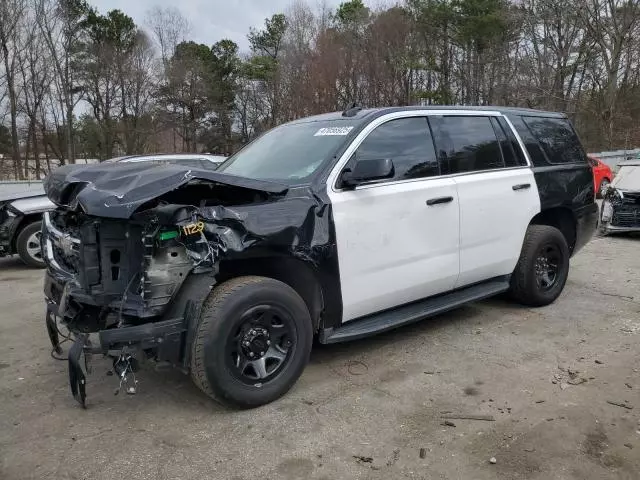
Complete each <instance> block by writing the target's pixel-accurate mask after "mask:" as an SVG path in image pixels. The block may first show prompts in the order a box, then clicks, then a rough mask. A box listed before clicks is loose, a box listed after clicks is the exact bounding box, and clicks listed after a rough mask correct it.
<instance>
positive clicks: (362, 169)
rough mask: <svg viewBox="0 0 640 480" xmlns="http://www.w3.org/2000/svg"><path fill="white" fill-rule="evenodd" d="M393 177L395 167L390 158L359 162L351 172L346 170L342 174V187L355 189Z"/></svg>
mask: <svg viewBox="0 0 640 480" xmlns="http://www.w3.org/2000/svg"><path fill="white" fill-rule="evenodd" d="M394 175H395V167H394V166H393V161H392V160H391V159H390V158H385V159H382V158H380V159H373V160H360V161H358V162H357V163H356V164H355V166H354V167H353V170H350V169H347V170H344V171H343V172H342V177H341V180H342V182H341V183H342V187H356V186H358V185H361V184H363V183H368V182H373V181H375V180H384V179H385V178H392V177H393V176H394Z"/></svg>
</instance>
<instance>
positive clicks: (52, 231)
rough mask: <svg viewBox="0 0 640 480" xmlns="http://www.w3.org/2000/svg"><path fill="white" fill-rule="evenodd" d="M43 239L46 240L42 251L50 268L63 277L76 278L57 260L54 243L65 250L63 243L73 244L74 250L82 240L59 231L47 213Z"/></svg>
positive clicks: (44, 217) (43, 225)
mask: <svg viewBox="0 0 640 480" xmlns="http://www.w3.org/2000/svg"><path fill="white" fill-rule="evenodd" d="M41 238H43V239H44V240H45V241H44V243H43V244H42V249H43V251H44V257H45V258H46V262H47V263H48V264H49V266H50V267H51V268H52V269H53V270H56V271H58V272H60V273H62V274H63V275H66V276H71V277H72V276H74V273H72V272H69V271H68V270H66V269H65V268H63V267H62V266H61V265H60V264H59V263H58V261H57V260H56V259H55V256H54V254H53V243H54V242H55V243H56V245H57V246H59V247H60V248H63V249H64V247H63V246H62V245H61V243H62V242H71V246H72V248H73V247H74V246H79V245H80V240H79V239H77V238H74V237H72V236H71V235H68V234H66V233H64V232H62V231H60V230H58V229H57V228H56V227H55V226H54V225H53V223H52V222H51V214H50V213H49V212H45V213H44V214H43V216H42V234H41ZM78 253H79V252H78Z"/></svg>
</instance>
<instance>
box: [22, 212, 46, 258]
mask: <svg viewBox="0 0 640 480" xmlns="http://www.w3.org/2000/svg"><path fill="white" fill-rule="evenodd" d="M41 228H42V224H41V222H40V221H39V220H38V221H37V222H33V223H30V224H29V225H27V226H26V227H24V228H23V229H22V230H21V231H20V233H19V234H18V238H16V250H17V252H18V256H19V257H20V260H22V261H23V262H24V263H25V264H27V265H28V266H29V267H32V268H44V266H45V265H44V259H43V258H42V248H41V246H40V233H41V232H40V230H41Z"/></svg>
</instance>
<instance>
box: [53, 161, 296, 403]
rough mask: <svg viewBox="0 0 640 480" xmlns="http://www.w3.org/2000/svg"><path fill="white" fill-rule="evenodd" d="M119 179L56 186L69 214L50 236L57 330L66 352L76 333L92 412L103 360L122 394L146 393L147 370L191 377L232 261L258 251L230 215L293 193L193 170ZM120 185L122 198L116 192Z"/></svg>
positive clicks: (72, 357) (79, 174) (76, 363)
mask: <svg viewBox="0 0 640 480" xmlns="http://www.w3.org/2000/svg"><path fill="white" fill-rule="evenodd" d="M63 168H64V167H63ZM123 170H124V172H123ZM118 171H119V172H120V173H117V172H108V173H107V174H104V172H101V171H100V169H93V170H87V171H84V170H77V169H76V170H73V171H72V172H71V173H69V172H62V173H61V172H58V171H56V172H55V173H54V174H52V176H51V177H50V178H48V179H47V182H45V188H46V189H47V193H48V195H49V197H50V198H51V199H52V200H53V201H54V202H56V203H57V205H58V206H59V208H58V209H57V210H56V211H53V212H48V213H45V215H44V219H43V226H42V248H43V256H44V258H45V262H46V264H47V272H46V275H45V284H44V292H45V297H46V302H47V313H46V324H47V331H48V333H49V337H50V339H51V343H52V345H53V348H54V351H55V352H57V353H61V348H60V343H61V342H60V337H61V335H62V334H61V332H60V329H59V324H62V325H64V326H65V327H66V329H67V330H68V331H69V332H70V333H71V337H67V338H70V339H72V340H73V342H74V344H73V346H72V347H71V349H70V350H69V354H68V364H69V380H70V386H71V391H72V393H73V395H74V397H75V398H76V399H77V400H78V401H79V402H80V403H81V404H82V405H83V406H84V405H85V398H86V392H85V385H86V374H87V373H88V372H90V365H91V358H92V355H95V354H100V355H105V356H108V357H111V358H112V360H113V371H114V373H115V374H116V375H117V376H118V378H119V386H118V389H117V390H116V393H118V392H119V391H120V390H121V389H122V388H125V389H126V391H127V392H128V393H135V388H136V385H135V384H136V381H135V373H134V372H135V371H136V369H137V366H138V362H139V361H140V360H144V359H153V360H155V361H158V362H161V363H165V364H169V365H172V366H177V367H178V368H181V369H183V370H184V371H187V370H188V367H189V362H190V351H191V348H190V346H191V343H192V338H191V337H192V335H193V332H194V329H195V326H196V323H197V319H198V316H199V311H200V306H201V303H202V301H203V299H204V298H205V297H206V296H207V294H208V293H209V291H210V290H211V288H213V286H214V285H215V283H216V274H217V273H218V267H219V262H220V259H221V258H223V257H225V256H227V255H231V254H233V253H234V252H241V251H243V250H244V249H245V248H247V247H248V246H250V245H251V244H252V242H253V241H254V237H253V236H252V235H251V233H250V232H248V231H247V229H246V226H245V225H244V223H243V221H242V216H241V215H239V214H238V213H237V212H236V211H235V210H233V209H230V208H227V207H226V206H225V205H231V204H239V205H243V204H250V203H254V202H265V201H267V200H268V199H269V198H273V197H277V196H278V195H279V194H281V193H282V191H283V189H282V187H280V186H275V187H273V186H270V187H269V188H270V191H264V190H259V187H260V185H255V184H252V183H251V182H249V185H245V186H242V185H233V183H234V182H235V183H238V181H237V180H234V179H230V180H228V179H226V178H224V177H221V176H216V175H214V174H213V173H212V172H208V173H207V172H199V173H196V174H193V173H192V172H191V171H186V172H185V170H184V169H181V168H176V169H171V168H168V171H167V168H166V167H165V171H164V172H162V173H160V172H159V171H158V169H157V168H151V169H150V168H149V167H140V166H134V167H124V168H121V169H119V170H118ZM89 174H91V178H89ZM114 175H115V177H114ZM118 175H119V177H118ZM153 175H156V178H155V181H152V180H151V179H150V178H149V177H150V176H153ZM110 176H111V177H110ZM143 177H146V178H143ZM208 177H209V178H208ZM116 180H117V181H116ZM224 181H226V182H227V183H222V182H224ZM110 182H112V185H118V188H120V189H121V190H117V189H115V188H109V189H108V188H105V187H106V186H108V185H109V184H110ZM132 185H133V186H132ZM214 191H215V192H216V193H214ZM284 191H286V189H285V190H284ZM205 199H206V200H205ZM194 204H195V205H194ZM62 336H64V335H62Z"/></svg>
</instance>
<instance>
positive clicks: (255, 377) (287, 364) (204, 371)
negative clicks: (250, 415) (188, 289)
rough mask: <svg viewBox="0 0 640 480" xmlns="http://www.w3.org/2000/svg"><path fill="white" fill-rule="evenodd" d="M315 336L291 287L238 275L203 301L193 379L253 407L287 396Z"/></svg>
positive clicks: (223, 398) (213, 393) (217, 395)
mask: <svg viewBox="0 0 640 480" xmlns="http://www.w3.org/2000/svg"><path fill="white" fill-rule="evenodd" d="M312 339H313V329H312V325H311V317H310V315H309V310H308V309H307V306H306V304H305V303H304V301H303V300H302V298H300V296H299V295H298V294H297V293H296V292H295V291H294V290H293V289H292V288H291V287H289V286H288V285H286V284H284V283H282V282H279V281H277V280H274V279H271V278H265V277H239V278H235V279H233V280H229V281H228V282H225V283H223V284H221V285H219V286H217V287H216V288H215V289H214V290H213V291H212V292H211V293H210V295H209V297H208V298H207V299H206V300H205V302H204V305H203V309H202V315H201V318H200V322H199V325H198V328H197V332H196V337H195V340H194V343H193V347H192V353H191V376H192V378H193V380H194V383H195V384H196V385H197V386H198V387H199V388H200V389H201V390H202V391H203V392H204V393H206V394H207V395H209V396H210V397H212V398H213V399H215V400H217V401H219V402H221V403H224V404H228V405H232V406H237V407H241V408H251V407H257V406H260V405H264V404H266V403H269V402H272V401H273V400H276V399H277V398H279V397H281V396H282V395H284V394H285V393H286V392H287V391H288V390H289V389H290V388H291V387H292V386H293V384H294V383H295V382H296V380H297V379H298V378H299V377H300V375H301V374H302V371H303V370H304V367H305V365H306V364H307V361H308V360H309V354H310V352H311V345H312Z"/></svg>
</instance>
